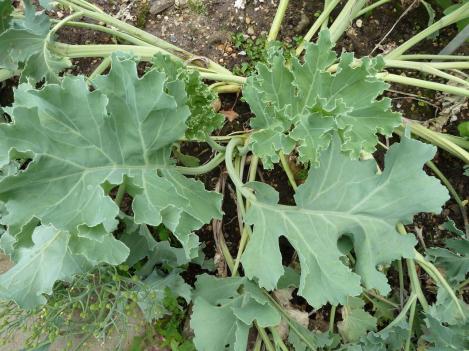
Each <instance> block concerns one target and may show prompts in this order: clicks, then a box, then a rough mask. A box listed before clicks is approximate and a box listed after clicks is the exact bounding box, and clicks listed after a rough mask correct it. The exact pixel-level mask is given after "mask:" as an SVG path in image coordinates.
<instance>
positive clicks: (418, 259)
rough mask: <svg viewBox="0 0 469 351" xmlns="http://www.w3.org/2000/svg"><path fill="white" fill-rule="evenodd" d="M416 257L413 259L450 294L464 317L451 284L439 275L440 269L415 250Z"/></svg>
mask: <svg viewBox="0 0 469 351" xmlns="http://www.w3.org/2000/svg"><path fill="white" fill-rule="evenodd" d="M415 255H416V258H415V261H416V262H417V263H418V264H419V265H420V267H422V268H423V269H424V270H425V271H426V272H427V273H428V272H431V273H432V274H433V275H434V276H435V277H436V282H437V283H439V284H440V285H441V286H442V287H443V288H444V289H445V290H446V291H447V292H448V294H449V295H450V297H451V299H452V300H453V302H454V303H455V304H456V306H457V308H458V311H459V313H460V314H461V316H462V317H463V319H464V320H465V319H466V315H465V314H464V311H463V309H462V307H461V304H460V303H459V300H458V298H457V296H456V294H455V293H454V291H453V289H452V288H451V286H450V285H449V284H448V282H447V281H446V279H445V278H444V277H443V275H441V273H440V271H439V270H438V269H437V268H436V267H435V266H434V265H433V264H432V263H431V262H428V261H427V260H425V257H423V256H422V255H421V254H420V253H418V252H417V251H416V252H415Z"/></svg>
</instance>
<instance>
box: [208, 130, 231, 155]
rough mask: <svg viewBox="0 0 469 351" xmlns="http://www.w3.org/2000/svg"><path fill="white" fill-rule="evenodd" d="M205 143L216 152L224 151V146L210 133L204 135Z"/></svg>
mask: <svg viewBox="0 0 469 351" xmlns="http://www.w3.org/2000/svg"><path fill="white" fill-rule="evenodd" d="M205 141H206V143H207V144H208V145H209V146H210V147H211V148H212V150H215V151H218V152H225V150H226V148H225V147H224V146H222V145H220V144H218V143H217V142H216V141H215V140H213V138H212V137H211V136H210V135H208V134H207V135H206V136H205Z"/></svg>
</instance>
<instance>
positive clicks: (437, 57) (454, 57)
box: [399, 54, 469, 61]
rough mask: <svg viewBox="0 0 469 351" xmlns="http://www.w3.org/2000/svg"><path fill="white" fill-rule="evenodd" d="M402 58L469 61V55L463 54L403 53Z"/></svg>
mask: <svg viewBox="0 0 469 351" xmlns="http://www.w3.org/2000/svg"><path fill="white" fill-rule="evenodd" d="M399 58H400V59H401V60H445V61H446V60H458V61H459V60H464V61H469V56H462V55H426V54H414V55H401V56H399Z"/></svg>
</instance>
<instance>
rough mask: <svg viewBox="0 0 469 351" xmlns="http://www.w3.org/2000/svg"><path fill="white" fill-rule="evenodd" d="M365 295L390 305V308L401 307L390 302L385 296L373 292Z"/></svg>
mask: <svg viewBox="0 0 469 351" xmlns="http://www.w3.org/2000/svg"><path fill="white" fill-rule="evenodd" d="M364 294H365V295H371V296H372V297H374V298H375V299H378V300H380V301H382V302H384V303H386V304H388V305H389V306H392V307H394V308H399V305H398V304H396V303H394V302H392V301H390V300H388V299H387V298H385V297H384V296H381V295H379V294H376V293H375V292H373V290H368V291H367V292H364Z"/></svg>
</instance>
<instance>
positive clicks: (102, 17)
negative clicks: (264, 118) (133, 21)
mask: <svg viewBox="0 0 469 351" xmlns="http://www.w3.org/2000/svg"><path fill="white" fill-rule="evenodd" d="M58 2H60V3H61V4H65V5H70V6H71V7H72V8H75V9H77V10H78V11H80V10H81V11H83V14H84V15H85V16H86V17H89V18H93V19H95V20H96V21H102V22H105V23H107V24H109V25H111V26H113V27H115V28H117V29H120V30H122V31H124V32H126V33H128V34H130V35H132V36H133V37H135V38H137V39H140V40H142V41H144V42H147V43H148V44H151V45H154V46H157V47H159V48H162V49H164V50H166V51H168V52H170V53H171V54H173V55H175V56H178V57H179V58H181V59H182V60H186V61H191V60H193V59H195V58H197V57H196V56H194V55H192V54H191V53H189V52H187V51H185V50H182V49H181V48H178V47H177V46H175V45H172V44H170V43H168V42H166V41H164V40H162V39H160V38H158V37H156V36H154V35H152V34H150V33H148V32H145V31H144V30H141V29H139V28H136V27H134V26H132V25H130V24H127V23H125V22H123V21H120V20H118V19H116V18H114V17H112V16H110V15H108V14H105V13H98V12H93V11H89V10H86V9H82V8H81V7H80V6H76V5H74V4H71V3H70V2H69V1H67V0H58ZM203 61H205V62H206V63H207V65H208V67H207V68H208V69H210V70H213V71H214V72H218V73H222V74H228V75H230V74H232V73H231V72H230V71H229V70H227V69H226V68H224V67H223V66H220V65H219V64H217V63H215V62H213V61H211V60H209V59H204V60H203Z"/></svg>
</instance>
